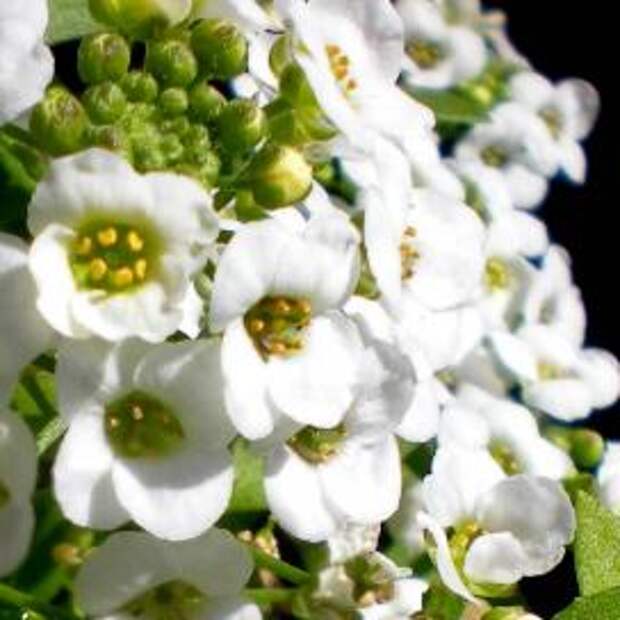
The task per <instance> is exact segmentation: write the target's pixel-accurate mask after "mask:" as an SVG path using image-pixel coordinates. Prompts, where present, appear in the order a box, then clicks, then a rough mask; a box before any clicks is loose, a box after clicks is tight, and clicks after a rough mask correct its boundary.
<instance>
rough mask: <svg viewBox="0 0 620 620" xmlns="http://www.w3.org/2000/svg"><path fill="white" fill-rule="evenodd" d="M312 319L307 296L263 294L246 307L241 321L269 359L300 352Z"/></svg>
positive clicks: (258, 347)
mask: <svg viewBox="0 0 620 620" xmlns="http://www.w3.org/2000/svg"><path fill="white" fill-rule="evenodd" d="M311 318H312V306H311V304H310V302H309V301H308V300H307V299H294V298H292V297H265V298H263V299H261V301H259V302H258V303H257V304H255V305H254V306H252V308H250V309H249V310H248V312H247V313H246V315H245V317H244V323H245V328H246V330H247V332H248V334H249V335H250V337H251V338H252V341H253V342H254V346H255V347H256V349H257V350H258V352H259V353H260V354H261V355H262V356H263V357H264V358H268V357H269V356H270V355H292V354H295V353H297V352H299V351H300V350H301V349H302V347H303V344H304V334H305V331H306V328H307V327H308V325H309V324H310V319H311Z"/></svg>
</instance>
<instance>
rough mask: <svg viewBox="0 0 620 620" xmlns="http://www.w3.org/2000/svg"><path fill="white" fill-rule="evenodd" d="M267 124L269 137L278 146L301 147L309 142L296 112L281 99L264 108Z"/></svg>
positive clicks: (308, 137)
mask: <svg viewBox="0 0 620 620" xmlns="http://www.w3.org/2000/svg"><path fill="white" fill-rule="evenodd" d="M265 113H266V114H267V120H268V123H269V136H270V138H271V139H272V140H274V141H275V142H278V143H280V144H290V145H291V146H301V145H302V144H305V143H307V142H310V136H309V134H308V132H307V131H306V129H305V127H304V124H303V123H302V121H301V120H300V118H299V115H298V114H297V111H296V110H295V108H294V107H293V106H291V104H290V103H289V102H288V101H286V100H284V99H282V98H279V99H275V100H274V101H272V102H271V103H270V104H269V105H268V106H267V107H266V108H265Z"/></svg>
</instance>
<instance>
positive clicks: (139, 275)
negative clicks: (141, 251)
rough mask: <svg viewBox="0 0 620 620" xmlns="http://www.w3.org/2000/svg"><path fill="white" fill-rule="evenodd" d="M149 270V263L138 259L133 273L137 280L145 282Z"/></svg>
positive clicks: (143, 259)
mask: <svg viewBox="0 0 620 620" xmlns="http://www.w3.org/2000/svg"><path fill="white" fill-rule="evenodd" d="M147 269H148V263H147V261H146V259H145V258H140V259H138V260H137V261H136V262H135V263H134V266H133V272H134V273H135V275H136V279H137V280H140V281H143V280H145V279H146V272H147Z"/></svg>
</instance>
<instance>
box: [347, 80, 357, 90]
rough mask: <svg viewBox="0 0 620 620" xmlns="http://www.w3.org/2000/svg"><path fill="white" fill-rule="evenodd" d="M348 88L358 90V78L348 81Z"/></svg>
mask: <svg viewBox="0 0 620 620" xmlns="http://www.w3.org/2000/svg"><path fill="white" fill-rule="evenodd" d="M347 90H357V81H356V80H353V79H351V80H349V81H348V82H347Z"/></svg>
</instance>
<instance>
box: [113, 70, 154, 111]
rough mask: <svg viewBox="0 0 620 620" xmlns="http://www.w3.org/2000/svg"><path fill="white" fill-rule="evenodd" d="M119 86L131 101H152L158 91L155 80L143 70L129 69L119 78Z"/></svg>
mask: <svg viewBox="0 0 620 620" xmlns="http://www.w3.org/2000/svg"><path fill="white" fill-rule="evenodd" d="M121 88H122V89H123V90H124V91H125V94H126V95H127V99H129V101H132V102H136V103H137V102H141V103H153V101H155V100H156V99H157V95H158V93H159V85H158V84H157V80H156V79H155V78H154V77H153V76H152V75H151V74H150V73H146V72H144V71H130V72H129V73H128V74H127V75H125V76H124V77H123V79H122V80H121Z"/></svg>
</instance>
